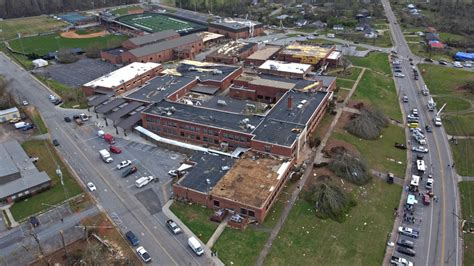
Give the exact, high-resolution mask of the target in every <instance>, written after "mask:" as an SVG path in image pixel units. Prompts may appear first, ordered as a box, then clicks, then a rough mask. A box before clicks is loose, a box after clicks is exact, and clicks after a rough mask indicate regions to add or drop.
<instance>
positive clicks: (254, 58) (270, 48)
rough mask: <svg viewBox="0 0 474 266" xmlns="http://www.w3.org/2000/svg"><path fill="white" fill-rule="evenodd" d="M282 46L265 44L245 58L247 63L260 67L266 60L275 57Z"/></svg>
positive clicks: (247, 64)
mask: <svg viewBox="0 0 474 266" xmlns="http://www.w3.org/2000/svg"><path fill="white" fill-rule="evenodd" d="M281 48H282V47H281V46H275V45H265V46H264V47H263V48H261V49H260V50H258V51H256V52H254V53H253V54H251V55H250V56H249V57H247V58H246V59H245V65H246V66H256V67H258V66H260V65H261V64H263V63H264V62H265V61H267V60H270V59H274V58H275V57H276V54H277V53H278V52H279V51H280V50H281Z"/></svg>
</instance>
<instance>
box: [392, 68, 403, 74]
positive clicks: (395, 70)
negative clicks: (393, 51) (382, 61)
mask: <svg viewBox="0 0 474 266" xmlns="http://www.w3.org/2000/svg"><path fill="white" fill-rule="evenodd" d="M393 72H395V73H402V70H401V69H399V68H397V69H394V70H393Z"/></svg>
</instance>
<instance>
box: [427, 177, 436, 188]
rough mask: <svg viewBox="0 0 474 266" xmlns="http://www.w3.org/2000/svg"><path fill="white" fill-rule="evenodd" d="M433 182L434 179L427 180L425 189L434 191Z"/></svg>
mask: <svg viewBox="0 0 474 266" xmlns="http://www.w3.org/2000/svg"><path fill="white" fill-rule="evenodd" d="M433 182H434V180H433V178H428V180H426V185H425V188H426V189H428V190H433Z"/></svg>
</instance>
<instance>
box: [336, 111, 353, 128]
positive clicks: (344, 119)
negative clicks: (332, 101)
mask: <svg viewBox="0 0 474 266" xmlns="http://www.w3.org/2000/svg"><path fill="white" fill-rule="evenodd" d="M352 115H353V114H352V113H349V112H342V114H341V116H340V117H339V120H338V121H337V124H336V127H335V129H336V130H341V131H343V130H344V127H345V126H346V125H347V123H348V122H349V121H350V120H351V116H352Z"/></svg>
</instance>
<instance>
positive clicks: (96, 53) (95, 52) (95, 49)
mask: <svg viewBox="0 0 474 266" xmlns="http://www.w3.org/2000/svg"><path fill="white" fill-rule="evenodd" d="M84 52H85V54H86V56H87V57H89V58H99V57H100V48H99V46H98V45H97V44H93V45H90V46H89V47H87V48H86V49H85V51H84Z"/></svg>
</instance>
